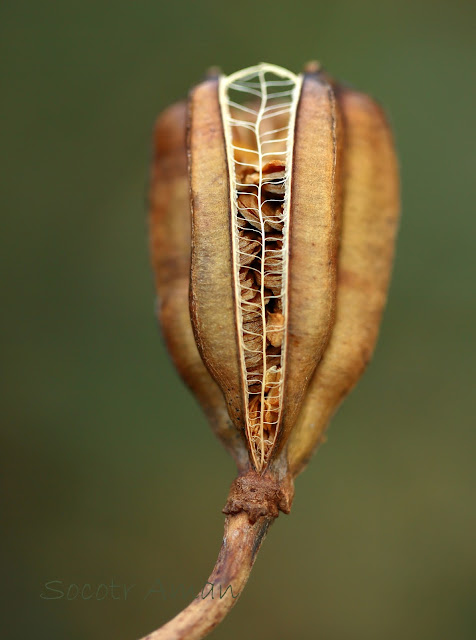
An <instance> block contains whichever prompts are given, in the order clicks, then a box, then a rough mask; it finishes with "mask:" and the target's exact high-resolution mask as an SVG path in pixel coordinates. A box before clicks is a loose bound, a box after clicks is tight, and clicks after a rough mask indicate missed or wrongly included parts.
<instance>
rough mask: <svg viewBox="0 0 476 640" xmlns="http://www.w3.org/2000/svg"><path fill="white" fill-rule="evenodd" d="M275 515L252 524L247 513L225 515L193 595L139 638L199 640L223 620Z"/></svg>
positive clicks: (247, 575)
mask: <svg viewBox="0 0 476 640" xmlns="http://www.w3.org/2000/svg"><path fill="white" fill-rule="evenodd" d="M273 520H274V518H272V517H267V516H261V517H259V518H258V519H257V521H256V522H255V523H254V524H251V523H250V522H249V519H248V514H246V513H244V512H240V513H238V514H233V515H229V516H227V518H226V520H225V532H224V536H223V542H222V546H221V549H220V553H219V555H218V559H217V562H216V564H215V567H214V569H213V571H212V573H211V575H210V577H209V578H208V581H207V583H206V584H205V586H204V587H203V589H202V591H201V592H200V593H199V594H198V595H197V596H196V598H195V599H194V600H193V601H192V602H191V603H190V604H189V605H188V607H186V608H185V609H184V610H183V611H182V612H181V613H179V614H178V615H176V616H175V618H172V620H170V621H169V622H167V623H166V624H164V626H162V627H160V628H159V629H157V630H156V631H153V632H152V633H149V635H147V636H145V637H144V638H142V640H200V638H204V637H205V636H206V635H207V634H208V633H210V631H212V629H214V627H216V626H217V624H219V622H221V621H222V620H223V618H224V617H225V616H226V615H227V613H228V612H229V611H230V609H231V608H232V607H233V606H234V605H235V603H236V601H237V600H238V597H239V596H240V594H241V592H242V590H243V588H244V586H245V584H246V582H247V580H248V577H249V575H250V572H251V568H252V567H253V564H254V561H255V558H256V555H257V553H258V550H259V548H260V546H261V543H262V541H263V540H264V538H265V536H266V533H267V531H268V527H269V525H270V524H271V523H272V522H273Z"/></svg>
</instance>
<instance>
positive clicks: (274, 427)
mask: <svg viewBox="0 0 476 640" xmlns="http://www.w3.org/2000/svg"><path fill="white" fill-rule="evenodd" d="M300 89H301V78H300V77H299V76H296V75H294V74H292V73H290V72H289V71H286V70H285V69H281V68H280V67H275V66H274V65H268V64H261V65H259V66H256V67H251V68H249V69H244V70H243V71H239V72H237V73H235V74H233V75H231V76H228V77H224V78H222V79H221V81H220V104H221V109H222V118H223V124H224V130H225V138H226V144H227V159H228V167H229V174H230V176H229V179H230V196H231V214H232V229H233V250H234V268H235V274H234V276H235V287H236V300H237V307H238V308H237V318H238V330H239V333H240V336H241V340H240V343H241V344H240V353H241V361H242V371H243V378H244V388H245V393H246V398H245V400H246V435H247V438H248V441H249V443H250V449H251V453H252V457H253V462H254V465H255V467H256V468H257V469H258V470H261V469H263V467H264V466H265V465H266V463H267V461H268V459H269V454H270V452H271V449H272V447H273V444H274V442H275V439H276V435H277V432H278V428H279V424H280V420H281V413H282V402H283V393H282V391H283V379H284V367H285V361H284V354H285V346H286V315H287V313H286V274H287V255H288V250H287V238H288V226H289V199H290V190H291V173H292V172H291V168H292V152H293V135H294V120H295V113H296V108H297V103H298V99H299V94H300Z"/></svg>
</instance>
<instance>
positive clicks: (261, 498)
mask: <svg viewBox="0 0 476 640" xmlns="http://www.w3.org/2000/svg"><path fill="white" fill-rule="evenodd" d="M186 121H187V124H186ZM186 129H187V131H188V138H187V140H186V135H185V131H186ZM187 157H188V165H187ZM189 197H190V203H189V199H188V198H189ZM398 211H399V195H398V171H397V163H396V159H395V153H394V148H393V141H392V137H391V133H390V131H389V128H388V125H387V123H386V121H385V118H384V116H383V113H382V111H381V109H380V108H379V107H378V106H377V105H376V104H375V102H374V101H373V100H372V99H371V98H369V97H368V96H365V95H364V94H361V93H358V92H356V91H353V90H350V89H346V88H343V87H341V86H340V85H338V84H337V83H336V82H334V81H333V80H332V79H331V78H329V77H328V76H327V75H326V74H325V73H324V72H323V71H322V70H321V69H320V67H319V65H317V64H316V63H312V64H311V65H308V67H307V68H306V73H305V74H304V75H295V74H293V73H291V72H289V71H287V70H285V69H282V68H280V67H275V66H273V65H268V64H261V65H258V66H256V67H252V68H249V69H245V70H243V71H239V72H237V73H235V74H233V75H231V76H220V77H218V76H217V75H216V74H212V75H211V76H209V77H208V78H207V80H206V81H204V82H203V83H202V84H200V85H198V86H197V87H196V88H195V89H194V90H193V91H192V92H191V94H190V98H189V101H188V109H187V108H186V107H185V105H184V104H180V105H177V106H175V107H172V108H171V109H170V110H168V111H166V112H165V113H164V115H163V116H161V118H160V119H159V121H158V125H157V129H156V157H155V159H154V168H153V179H152V189H151V217H150V221H151V225H150V230H151V248H152V256H153V262H154V268H155V271H156V282H157V290H158V294H159V299H160V301H161V303H160V307H159V317H160V322H161V325H162V328H163V332H164V335H165V338H166V341H167V346H168V348H169V351H170V352H171V355H172V358H173V359H174V362H175V364H176V366H177V368H178V370H179V372H180V373H181V375H182V377H183V378H184V379H185V381H186V382H187V384H188V385H189V386H190V387H191V389H192V390H193V391H194V393H195V394H196V395H197V397H198V399H199V401H200V403H201V404H202V406H203V408H204V409H205V411H206V413H207V415H208V417H209V419H210V422H211V424H212V427H213V428H214V431H215V433H216V434H217V436H218V437H219V438H220V439H221V440H222V441H223V442H224V444H225V446H226V447H227V448H228V450H230V452H231V453H232V454H233V456H234V457H235V460H236V461H237V464H238V470H239V477H238V478H237V479H236V480H235V482H234V483H233V485H232V488H231V491H230V495H229V499H228V502H227V504H226V506H225V509H224V512H225V513H226V514H228V518H227V524H226V527H225V539H224V543H223V548H222V552H221V555H220V557H219V561H218V564H217V567H216V569H215V572H214V573H213V574H212V576H211V577H210V581H212V578H213V576H220V577H221V578H223V576H224V575H226V576H227V579H229V581H231V579H233V580H235V581H236V582H235V583H234V584H235V586H236V587H237V588H238V589H240V587H241V586H243V585H244V582H245V581H246V578H247V575H248V573H249V570H250V569H251V566H252V563H253V560H254V556H255V551H256V549H257V548H258V547H259V544H260V542H261V540H262V538H263V536H264V534H265V532H266V529H267V527H268V525H269V524H270V523H271V522H272V521H273V519H274V518H275V517H276V516H277V515H278V511H279V510H281V511H284V512H286V513H288V512H289V510H290V506H291V502H292V497H293V491H294V490H293V479H294V477H295V476H296V475H297V474H298V473H299V472H300V471H301V470H302V469H303V468H304V466H305V465H306V464H307V462H308V460H309V458H310V456H311V454H312V452H313V451H314V450H315V448H316V446H317V444H318V443H319V442H320V441H321V440H322V437H323V432H324V430H325V428H326V426H327V423H328V421H329V419H330V417H331V416H332V413H333V412H334V410H335V408H336V407H337V405H338V404H339V402H340V401H341V399H342V398H343V396H344V395H345V394H346V393H347V392H348V391H349V390H350V389H351V388H352V387H353V386H354V384H355V383H356V381H357V380H358V378H359V377H360V375H361V374H362V372H363V370H364V368H365V364H366V363H367V361H368V359H369V358H370V356H371V353H372V350H373V347H374V344H375V341H376V337H377V333H378V327H379V323H380V318H381V313H382V310H383V307H384V304H385V299H386V293H387V287H388V281H389V276H390V270H391V264H392V258H393V245H394V240H395V233H396V227H397V218H398ZM189 305H190V307H189ZM251 547H252V549H251ZM238 559H239V560H238ZM243 567H244V568H243ZM232 604H233V602H231V603H225V602H223V601H222V600H221V599H220V603H219V604H212V605H208V604H207V605H203V607H205V608H203V607H202V608H200V607H201V605H198V604H196V603H195V604H192V605H190V607H189V608H187V609H186V610H185V611H184V612H183V613H182V614H180V615H179V616H177V618H176V619H174V620H173V621H171V622H170V623H169V624H168V625H166V626H165V627H164V628H163V629H162V630H159V631H157V632H155V633H154V634H152V635H151V636H148V638H150V640H159V638H166V637H172V636H173V637H176V638H185V637H186V638H201V637H203V635H204V634H205V633H206V632H207V631H208V630H210V629H211V628H212V627H213V626H214V624H216V623H217V621H218V620H219V619H220V618H221V617H223V616H224V615H225V614H226V611H227V610H228V609H229V608H230V607H231V606H232ZM207 607H210V608H207ZM192 627H193V631H191V630H192ZM167 634H169V635H167ZM170 634H171V635H170Z"/></svg>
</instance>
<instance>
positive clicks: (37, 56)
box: [0, 0, 476, 640]
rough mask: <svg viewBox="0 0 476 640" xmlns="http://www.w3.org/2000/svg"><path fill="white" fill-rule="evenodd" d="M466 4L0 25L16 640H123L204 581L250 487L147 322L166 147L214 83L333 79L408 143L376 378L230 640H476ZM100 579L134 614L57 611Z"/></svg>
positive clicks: (6, 427) (6, 404)
mask: <svg viewBox="0 0 476 640" xmlns="http://www.w3.org/2000/svg"><path fill="white" fill-rule="evenodd" d="M475 6H476V5H474V4H472V3H470V2H465V1H464V0H459V1H458V0H452V1H451V2H449V1H448V2H439V1H437V0H436V1H435V0H432V1H431V2H430V1H428V2H424V1H420V2H415V1H412V2H410V1H403V2H398V3H397V2H385V1H379V2H376V1H375V2H370V1H368V2H366V1H364V2H356V1H355V0H354V1H351V0H348V1H339V0H334V1H333V2H317V1H313V2H305V1H302V2H283V1H281V0H275V1H274V2H250V1H248V0H242V2H240V3H235V4H231V3H227V2H217V1H215V2H213V1H211V0H201V1H196V2H192V1H189V2H179V1H176V2H173V3H172V2H167V3H166V2H153V1H151V0H139V1H137V2H124V1H118V2H104V1H102V0H101V1H99V0H95V1H94V2H93V1H91V0H82V1H81V2H79V1H77V0H74V1H68V2H51V1H48V0H44V1H43V2H33V1H29V2H28V1H26V2H22V1H21V0H18V1H15V2H13V1H7V0H4V1H3V2H2V3H1V5H0V30H1V37H0V40H1V44H0V69H1V81H2V99H1V106H0V111H1V125H0V126H1V128H2V144H1V149H0V155H1V177H2V180H1V182H2V187H1V190H2V216H3V223H2V226H3V233H2V240H3V242H4V244H3V247H2V250H1V257H2V262H3V268H2V271H3V275H4V279H3V293H2V313H1V321H2V331H1V343H2V344H1V347H2V353H3V358H4V374H5V376H4V378H5V382H4V384H3V385H2V393H3V398H2V414H3V420H2V443H1V458H2V471H1V476H2V479H1V483H2V494H3V513H4V518H3V520H4V527H3V532H4V535H5V541H4V543H3V544H2V551H3V552H4V553H5V558H4V562H3V567H4V570H3V572H2V574H3V575H2V595H1V607H2V609H4V614H3V616H2V617H3V620H4V627H5V633H4V636H5V637H8V638H9V639H10V640H16V639H22V640H23V639H24V638H26V637H33V636H34V637H35V638H48V639H49V640H56V639H64V638H68V640H79V639H81V640H83V639H84V638H88V639H90V640H94V639H96V638H97V639H99V638H114V639H115V640H122V639H123V640H133V639H134V638H137V637H139V636H142V635H143V634H145V633H146V632H148V631H151V630H152V629H153V628H155V627H157V626H159V625H160V624H161V623H163V622H164V621H165V620H166V619H168V617H170V616H171V615H173V614H175V613H176V612H177V611H179V610H180V609H181V608H182V607H183V606H184V605H185V604H186V602H187V601H188V599H189V595H188V594H187V593H181V590H180V585H183V587H184V588H185V590H189V591H190V593H193V592H196V591H197V590H198V589H199V588H201V586H202V584H203V582H204V580H205V579H206V577H207V576H208V573H209V571H210V569H211V567H212V566H213V563H214V561H215V558H216V554H217V552H218V548H219V545H220V540H221V536H222V523H223V516H222V514H221V513H220V510H221V508H222V506H223V504H224V502H225V499H226V495H227V492H228V487H229V484H230V482H231V480H232V479H233V477H234V468H233V464H232V461H231V459H229V458H228V456H227V454H225V452H224V450H222V448H221V446H220V444H219V443H218V442H216V441H215V439H214V437H213V436H212V434H211V432H210V430H209V428H208V426H207V424H206V423H205V420H204V417H203V416H202V414H201V412H200V410H199V408H198V406H197V405H196V403H195V401H194V399H193V398H192V397H191V396H190V394H189V393H188V391H187V390H186V389H185V388H184V387H183V386H182V384H181V382H180V380H179V379H178V377H177V375H176V373H175V371H174V369H173V368H172V366H171V364H170V362H169V360H168V358H167V354H166V352H165V349H164V346H163V344H162V342H161V339H160V335H159V332H158V330H157V327H156V323H155V319H154V291H153V283H152V276H151V273H150V269H149V259H148V251H147V235H146V222H145V220H146V213H145V193H146V185H147V179H148V163H149V157H150V153H151V130H152V126H153V122H154V119H155V117H156V115H157V113H158V112H159V111H160V110H161V109H163V108H164V107H165V106H166V105H168V104H170V103H171V102H173V101H175V100H177V99H180V98H182V97H183V96H185V95H186V93H187V91H188V89H189V88H190V86H191V85H193V84H194V83H195V82H197V81H199V80H200V79H201V77H202V75H203V73H204V71H205V70H206V68H207V67H208V66H210V65H217V64H218V65H220V66H221V67H222V68H223V69H224V71H225V72H232V71H235V70H237V69H239V68H242V67H244V66H248V65H250V64H254V63H257V62H260V61H268V62H274V63H277V64H280V65H283V66H286V67H288V68H290V69H292V70H295V71H298V70H299V69H300V68H301V67H302V64H303V63H304V62H305V61H307V60H308V59H315V58H318V59H320V60H321V61H322V62H323V63H324V65H325V66H326V67H327V68H328V69H329V70H330V71H331V72H332V73H333V74H334V75H335V76H337V77H339V78H340V79H342V80H345V81H347V82H350V83H352V84H353V85H355V86H357V87H359V88H361V89H363V90H366V91H368V92H370V93H372V94H373V95H375V96H376V97H378V98H379V100H380V101H381V102H382V103H383V104H384V106H385V107H386V109H387V111H388V113H389V116H390V119H391V121H392V123H393V126H394V129H395V134H396V139H397V144H398V149H399V155H400V162H401V172H402V185H403V218H402V225H401V233H400V237H399V243H398V251H397V261H396V266H395V272H394V279H393V283H392V288H391V294H390V299H389V305H388V308H387V312H386V315H385V319H384V323H383V327H382V331H381V335H380V342H379V346H378V348H377V351H376V354H375V357H374V360H373V362H372V364H371V366H370V367H369V369H368V371H367V373H366V375H365V377H364V378H363V380H362V381H361V383H360V384H359V385H358V387H357V390H356V391H354V393H353V394H352V395H351V396H350V397H349V398H348V400H347V401H346V402H345V404H344V405H343V407H342V409H341V410H340V411H339V413H338V415H337V416H336V418H335V419H334V421H333V425H332V427H331V429H330V431H329V434H328V435H329V440H328V443H327V444H326V445H325V446H324V447H323V448H322V449H321V450H320V452H319V453H318V455H317V456H316V457H315V458H314V459H313V461H312V463H311V465H310V466H309V468H308V469H307V471H306V472H305V473H304V474H303V475H302V476H301V477H300V478H299V479H298V481H297V486H296V498H295V501H294V505H293V511H292V514H291V515H290V516H284V515H281V516H280V518H279V519H278V521H277V522H276V523H275V525H274V526H273V527H272V529H271V531H270V535H269V537H268V539H267V541H266V543H265V544H264V546H263V549H262V551H261V553H260V556H259V558H258V561H257V563H256V565H255V568H254V571H253V574H252V577H251V579H250V582H249V584H248V587H247V589H246V590H245V592H244V594H243V597H242V598H241V600H240V602H239V604H238V606H237V607H236V608H235V609H234V610H233V612H232V613H231V615H230V616H229V617H228V618H227V620H226V621H225V622H224V623H223V625H222V626H221V627H220V628H219V629H218V630H217V631H216V632H215V634H214V637H215V638H217V640H218V639H219V638H223V639H225V638H226V639H229V640H233V639H238V638H245V637H246V638H261V639H263V640H265V639H266V640H268V639H274V638H299V639H301V638H314V637H316V638H317V637H319V638H325V639H326V640H347V639H349V640H374V639H375V640H377V639H379V640H381V639H382V638H385V639H386V640H393V639H395V640H396V639H399V640H400V639H401V638H402V637H405V638H411V639H417V638H418V639H419V640H426V639H428V640H430V639H431V640H439V639H441V640H443V639H445V640H446V639H447V638H451V639H458V640H463V639H464V640H466V639H468V640H469V639H471V640H474V638H475V637H476V602H475V600H476V548H475V547H476V545H475V525H476V514H475V509H474V502H475V500H474V498H475V488H476V465H475V463H474V461H475V445H476V429H475V406H474V383H475V379H476V375H475V364H474V359H475V358H474V352H475V346H476V338H475V335H474V326H475V324H476V302H475V295H474V282H475V275H476V273H475V266H474V237H475V232H476V218H475V215H474V197H475V192H474V183H475V179H474V148H475V138H474V113H475V107H476V100H475V89H474V87H475V83H474V68H475V62H476V55H475V53H476V48H475V43H474V21H475V18H476V9H475ZM111 580H114V582H115V584H120V585H123V584H124V583H126V584H128V585H131V584H133V585H135V586H134V587H133V588H132V589H131V591H130V593H129V596H128V598H127V599H124V594H123V591H122V586H121V589H120V590H116V591H115V594H116V596H117V595H118V594H119V595H120V597H119V598H118V599H112V597H111V595H112V594H111V592H109V594H108V597H106V598H104V600H100V601H98V600H96V599H95V598H92V599H91V600H84V599H81V598H79V597H78V598H75V599H71V600H68V599H67V597H66V595H65V596H64V597H58V599H56V600H45V599H42V597H41V595H42V594H43V595H45V594H46V595H58V594H53V593H52V592H51V591H50V592H48V591H47V590H46V588H45V583H46V582H49V581H61V585H62V586H61V587H58V584H59V583H56V584H55V588H60V590H62V592H63V593H65V591H66V589H67V587H68V585H70V584H79V585H83V584H84V583H90V584H92V585H93V586H94V587H97V586H98V585H99V584H101V583H106V584H110V583H111ZM154 585H155V588H156V589H157V590H158V592H156V593H152V594H151V595H149V597H146V596H147V593H148V592H149V590H150V589H151V588H153V587H154ZM103 593H104V592H103V591H102V592H101V594H100V595H101V596H102V595H103ZM74 594H75V590H74V587H73V589H72V591H70V596H73V595H74Z"/></svg>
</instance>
